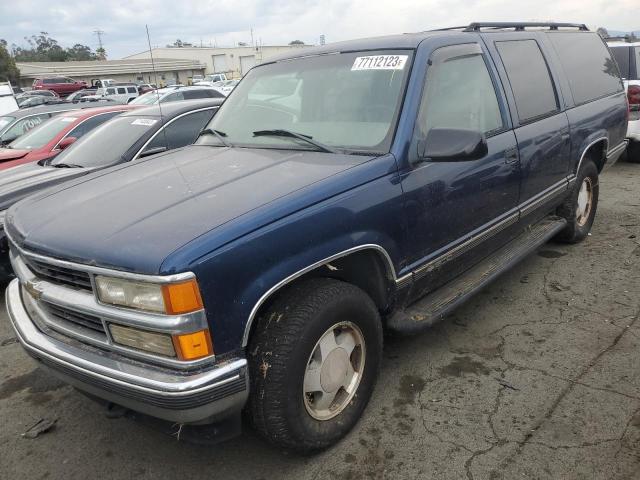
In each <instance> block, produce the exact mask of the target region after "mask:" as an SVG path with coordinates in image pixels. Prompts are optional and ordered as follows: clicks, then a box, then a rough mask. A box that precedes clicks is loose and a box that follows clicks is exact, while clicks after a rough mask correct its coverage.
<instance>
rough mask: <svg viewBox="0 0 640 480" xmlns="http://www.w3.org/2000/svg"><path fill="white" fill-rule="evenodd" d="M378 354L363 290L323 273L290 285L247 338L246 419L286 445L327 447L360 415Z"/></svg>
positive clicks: (376, 324)
mask: <svg viewBox="0 0 640 480" xmlns="http://www.w3.org/2000/svg"><path fill="white" fill-rule="evenodd" d="M347 352H349V353H347ZM381 356H382V325H381V321H380V316H379V313H378V310H377V308H376V306H375V305H374V303H373V301H372V300H371V298H370V297H369V296H368V295H367V294H366V293H365V292H363V291H362V290H361V289H359V288H358V287H356V286H354V285H351V284H349V283H345V282H341V281H338V280H333V279H326V278H319V279H311V280H308V281H304V282H301V283H300V284H298V285H294V286H292V287H291V288H290V289H289V290H288V291H286V292H285V293H284V294H282V295H281V296H280V297H279V298H278V299H276V300H275V302H274V303H273V304H272V305H271V306H270V307H269V308H268V309H267V310H266V311H265V312H264V314H263V315H261V317H260V319H259V321H258V325H257V327H256V331H255V332H254V334H253V335H252V338H251V341H250V344H249V355H248V357H249V369H250V370H249V375H250V382H251V390H250V395H249V402H248V407H247V413H248V415H249V417H250V419H251V422H252V424H253V426H254V427H255V429H256V430H257V431H258V432H259V433H260V434H261V435H262V436H263V437H265V438H266V439H267V440H269V441H270V442H272V443H274V444H276V445H278V446H280V447H284V448H286V449H289V450H296V451H299V452H303V453H308V452H312V451H315V450H319V449H323V448H326V447H329V446H330V445H332V444H334V443H335V442H337V441H338V440H340V439H341V438H342V437H343V436H345V435H346V434H347V433H348V432H349V431H350V430H351V428H353V426H354V425H355V424H356V423H357V421H358V419H359V418H360V416H361V415H362V412H363V410H364V408H365V407H366V405H367V403H368V401H369V398H370V397H371V393H372V391H373V388H374V385H375V381H376V379H377V376H378V370H379V366H380V358H381ZM314 382H315V383H314ZM309 385H311V386H309ZM345 385H346V386H345ZM325 390H326V391H325Z"/></svg>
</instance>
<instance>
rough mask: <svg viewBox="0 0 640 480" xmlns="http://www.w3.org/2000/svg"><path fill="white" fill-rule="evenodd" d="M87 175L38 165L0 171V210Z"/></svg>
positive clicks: (81, 172) (69, 169)
mask: <svg viewBox="0 0 640 480" xmlns="http://www.w3.org/2000/svg"><path fill="white" fill-rule="evenodd" d="M86 173H88V171H87V169H83V168H55V167H48V166H41V165H39V164H38V163H29V164H26V165H19V166H17V167H14V168H10V169H8V170H3V171H0V210H6V209H7V208H9V207H10V206H11V205H13V204H14V203H16V202H17V201H18V200H22V199H23V198H24V197H26V196H28V195H31V194H33V193H35V192H37V191H39V190H42V189H44V188H47V187H51V186H53V185H56V184H58V183H61V182H63V181H65V180H68V179H71V178H75V177H78V176H81V175H85V174H86Z"/></svg>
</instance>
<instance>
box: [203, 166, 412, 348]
mask: <svg viewBox="0 0 640 480" xmlns="http://www.w3.org/2000/svg"><path fill="white" fill-rule="evenodd" d="M401 197H402V191H401V186H400V184H399V182H398V180H397V173H395V172H394V173H390V174H388V175H385V176H383V177H379V178H377V179H375V180H372V181H370V182H368V183H366V184H363V185H360V186H359V187H357V188H354V189H352V190H349V191H347V192H344V193H342V194H340V195H337V196H335V197H332V198H330V199H327V200H325V201H322V202H320V203H318V204H315V205H313V206H311V207H308V208H305V209H303V210H301V211H299V212H296V213H294V214H292V215H289V216H287V217H285V218H282V219H280V220H278V221H277V222H274V223H272V224H270V225H267V226H265V227H262V228H260V229H258V230H257V231H254V232H252V233H251V234H248V235H245V236H243V237H241V238H240V239H238V240H236V241H234V242H232V243H231V244H228V245H227V246H225V247H223V248H221V249H220V250H219V251H217V252H215V253H214V254H213V255H211V256H210V257H208V258H207V259H204V260H203V261H202V262H200V263H198V264H196V265H194V266H193V271H194V273H195V274H196V276H197V278H198V282H199V284H200V290H201V292H202V295H203V301H204V304H205V308H206V310H207V317H208V319H209V324H210V326H211V331H212V334H213V339H214V340H213V343H214V348H215V350H216V354H220V353H225V352H229V351H233V350H237V349H240V348H243V347H245V346H246V344H247V342H248V332H249V330H250V326H251V322H252V321H253V320H254V319H255V317H256V314H257V312H258V309H259V307H260V306H261V305H263V304H264V302H265V301H267V300H268V298H270V295H272V294H274V293H275V292H277V290H278V289H279V288H281V287H282V286H284V285H286V284H287V283H289V282H290V281H292V280H295V279H296V278H298V277H299V276H300V275H302V274H304V273H306V272H307V271H309V269H311V268H315V267H317V266H319V265H322V264H323V263H325V262H328V261H331V260H332V259H334V258H336V257H337V256H343V255H346V254H349V253H352V252H355V251H359V250H362V249H371V250H373V251H376V252H377V253H378V254H379V255H380V256H381V258H382V259H383V260H384V262H385V264H386V265H387V272H388V274H389V278H390V279H395V278H396V272H398V271H399V270H400V269H401V268H402V267H403V266H404V256H405V253H404V238H405V228H404V225H405V222H404V216H403V213H402V203H401V200H402V199H401Z"/></svg>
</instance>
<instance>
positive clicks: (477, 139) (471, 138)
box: [418, 128, 489, 162]
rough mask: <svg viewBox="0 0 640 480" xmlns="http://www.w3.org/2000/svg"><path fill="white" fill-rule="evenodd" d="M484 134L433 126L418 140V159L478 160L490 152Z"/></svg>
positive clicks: (446, 160) (439, 160)
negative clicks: (425, 135)
mask: <svg viewBox="0 0 640 480" xmlns="http://www.w3.org/2000/svg"><path fill="white" fill-rule="evenodd" d="M488 151H489V150H488V148H487V140H486V138H485V137H484V134H482V133H480V132H476V131H474V130H463V129H457V128H432V129H431V130H429V133H427V138H426V139H425V140H420V141H418V159H419V160H421V161H431V162H464V161H469V160H478V159H480V158H482V157H484V156H486V155H487V153H488Z"/></svg>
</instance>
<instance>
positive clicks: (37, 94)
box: [15, 90, 60, 108]
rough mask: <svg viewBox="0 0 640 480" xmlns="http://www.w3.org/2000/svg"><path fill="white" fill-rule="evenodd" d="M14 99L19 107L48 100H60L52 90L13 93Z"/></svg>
mask: <svg viewBox="0 0 640 480" xmlns="http://www.w3.org/2000/svg"><path fill="white" fill-rule="evenodd" d="M15 99H16V102H17V103H18V106H19V107H20V108H27V107H35V106H37V105H44V104H46V103H47V102H49V101H51V102H55V101H58V100H60V97H59V96H58V94H57V93H56V92H54V91H52V90H29V91H28V92H22V93H19V94H18V95H15Z"/></svg>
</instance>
